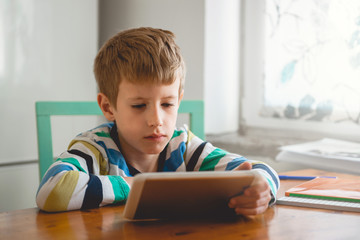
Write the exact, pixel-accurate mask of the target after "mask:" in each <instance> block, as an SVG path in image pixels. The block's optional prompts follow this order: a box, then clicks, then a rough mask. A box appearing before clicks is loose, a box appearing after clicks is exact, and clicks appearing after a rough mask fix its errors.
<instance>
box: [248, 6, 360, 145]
mask: <svg viewBox="0 0 360 240" xmlns="http://www.w3.org/2000/svg"><path fill="white" fill-rule="evenodd" d="M242 15H243V23H244V25H243V29H244V32H243V36H244V38H243V40H244V42H243V59H242V62H243V67H242V72H243V75H242V79H243V86H242V87H243V98H242V117H243V119H244V120H245V125H246V126H253V127H271V128H282V129H299V130H301V129H306V130H308V129H316V130H317V131H320V132H326V133H331V134H346V135H353V136H356V135H357V136H358V138H359V134H358V133H359V132H360V2H359V1H350V0H349V1H341V0H327V1H314V0H301V1H300V0H298V1H297V0H278V1H263V0H262V1H261V0H256V1H254V0H246V1H244V6H243V14H242Z"/></svg>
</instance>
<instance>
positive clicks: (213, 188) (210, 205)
mask: <svg viewBox="0 0 360 240" xmlns="http://www.w3.org/2000/svg"><path fill="white" fill-rule="evenodd" d="M255 175H256V174H255V172H253V171H251V170H250V171H232V172H229V171H215V172H210V171H209V172H183V173H177V172H175V173H174V172H172V173H143V174H139V175H137V176H136V177H135V178H134V182H133V185H132V188H131V191H130V193H129V198H128V200H127V203H126V205H125V210H124V216H125V217H126V218H128V219H157V218H189V217H199V218H202V217H204V218H207V217H213V216H218V217H220V216H221V217H226V216H233V215H234V211H233V210H232V209H230V208H229V207H228V206H227V204H228V201H229V199H230V198H231V197H233V196H235V195H239V194H241V193H242V192H243V191H244V189H245V188H247V187H249V186H250V185H251V183H252V182H253V180H254V178H255Z"/></svg>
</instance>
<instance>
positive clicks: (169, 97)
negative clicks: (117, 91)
mask: <svg viewBox="0 0 360 240" xmlns="http://www.w3.org/2000/svg"><path fill="white" fill-rule="evenodd" d="M172 98H178V96H175V95H170V96H166V97H162V98H161V99H172ZM128 99H129V100H147V99H148V98H145V97H134V98H128Z"/></svg>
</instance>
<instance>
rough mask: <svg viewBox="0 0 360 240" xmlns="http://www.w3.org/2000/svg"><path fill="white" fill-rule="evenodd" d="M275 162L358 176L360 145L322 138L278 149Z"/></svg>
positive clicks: (359, 171)
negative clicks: (303, 165)
mask: <svg viewBox="0 0 360 240" xmlns="http://www.w3.org/2000/svg"><path fill="white" fill-rule="evenodd" d="M280 149H281V152H280V153H279V154H278V155H277V156H276V160H277V161H284V162H293V163H300V164H305V165H308V166H310V167H314V168H319V169H324V170H330V171H344V172H348V173H355V174H360V144H359V143H355V142H349V141H343V140H336V139H329V138H324V139H322V140H319V141H314V142H307V143H302V144H296V145H288V146H283V147H281V148H280Z"/></svg>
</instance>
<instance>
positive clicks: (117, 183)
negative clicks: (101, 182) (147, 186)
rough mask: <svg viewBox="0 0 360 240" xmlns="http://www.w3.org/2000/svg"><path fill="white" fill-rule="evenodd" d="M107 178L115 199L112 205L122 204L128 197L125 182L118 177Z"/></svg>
mask: <svg viewBox="0 0 360 240" xmlns="http://www.w3.org/2000/svg"><path fill="white" fill-rule="evenodd" d="M108 178H109V180H110V182H111V185H112V188H113V192H114V195H115V199H114V202H113V203H117V202H122V201H124V200H126V199H127V197H128V195H129V192H130V188H129V186H128V185H127V183H126V182H125V180H124V179H123V178H122V177H120V176H111V175H109V176H108Z"/></svg>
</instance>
